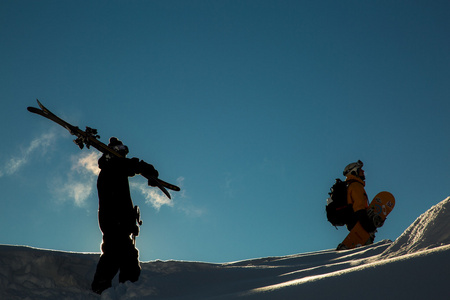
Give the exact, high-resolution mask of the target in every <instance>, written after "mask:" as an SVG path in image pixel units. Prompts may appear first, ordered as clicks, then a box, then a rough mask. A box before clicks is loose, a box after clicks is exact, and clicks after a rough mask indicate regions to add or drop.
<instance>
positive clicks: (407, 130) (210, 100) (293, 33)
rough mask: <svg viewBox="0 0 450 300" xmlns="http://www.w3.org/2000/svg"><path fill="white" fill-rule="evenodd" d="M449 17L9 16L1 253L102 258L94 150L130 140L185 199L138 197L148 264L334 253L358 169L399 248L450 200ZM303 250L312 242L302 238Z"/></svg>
mask: <svg viewBox="0 0 450 300" xmlns="http://www.w3.org/2000/svg"><path fill="white" fill-rule="evenodd" d="M449 15H450V2H449V1H332V0H330V1H278V0H277V1H263V0H255V1H226V0H224V1H137V0H136V1H114V0H113V1H111V0H108V1H105V0H103V1H101V0H98V1H56V0H55V1H47V0H42V1H13V0H3V1H1V2H0V36H1V45H0V70H1V72H0V79H1V81H0V82H1V83H0V98H1V104H2V108H3V109H1V112H0V116H1V117H0V136H1V138H2V143H0V153H1V157H0V190H1V198H0V203H1V209H0V243H2V244H18V245H29V246H34V247H42V248H49V249H58V250H65V251H89V252H91V251H97V252H98V251H99V244H100V241H101V233H100V230H99V229H98V225H97V204H98V199H97V191H96V186H95V184H96V172H97V171H98V170H97V169H96V159H97V158H98V153H97V151H96V150H95V149H91V150H87V149H83V150H80V149H78V147H77V146H76V145H75V144H74V143H72V139H73V136H71V135H70V134H69V133H68V132H67V131H66V130H65V129H63V128H61V127H59V126H58V125H56V124H54V123H52V122H50V121H48V120H46V119H44V118H42V117H40V116H37V115H34V114H31V113H29V112H28V111H27V110H26V108H27V106H37V105H36V101H35V99H36V98H38V99H39V100H40V101H41V102H42V103H43V104H44V105H46V106H47V107H48V108H49V109H50V110H52V111H53V112H54V113H56V114H57V115H59V116H61V117H62V118H64V119H65V120H67V121H68V122H70V123H72V124H73V125H77V126H79V127H81V128H84V127H85V126H90V127H93V128H97V129H98V131H99V134H100V136H101V140H102V141H103V142H107V141H108V139H109V137H111V136H117V137H118V138H119V139H121V140H122V141H123V142H124V143H125V144H126V145H128V147H129V148H130V154H129V156H130V157H133V156H135V157H139V158H141V159H143V160H145V161H147V162H149V163H152V164H153V165H154V166H155V167H156V168H157V169H158V171H159V173H160V177H161V178H162V179H164V180H166V181H169V182H172V183H175V184H178V185H180V186H181V188H182V192H179V193H172V195H173V199H172V201H166V199H164V197H163V196H161V194H160V193H157V190H156V189H154V188H151V187H145V181H144V180H143V178H141V177H139V176H138V177H134V178H130V183H131V184H132V188H131V190H132V191H131V192H132V197H133V201H134V203H135V204H137V205H139V206H140V207H141V212H142V218H143V221H144V224H143V226H142V227H141V235H140V236H139V238H138V241H137V246H138V248H139V249H140V255H141V260H143V261H148V260H154V259H162V260H166V259H177V260H196V261H207V262H227V261H235V260H242V259H247V258H255V257H266V256H278V255H287V254H294V253H302V252H309V251H317V250H323V249H332V248H335V247H336V246H337V244H338V243H340V242H341V241H342V240H343V238H344V237H345V235H346V234H347V231H346V229H344V228H341V229H339V230H336V229H335V228H334V227H332V226H331V225H330V224H329V223H328V222H327V221H326V217H325V200H326V198H327V196H328V194H327V193H328V191H329V188H330V186H331V185H332V184H333V182H334V179H335V178H337V177H340V178H343V177H342V171H343V169H344V167H345V166H346V165H347V164H349V163H351V162H354V161H356V160H358V159H361V160H362V161H363V162H364V163H365V171H366V177H367V180H366V183H367V185H366V191H367V193H368V195H369V198H373V197H374V196H375V194H376V193H377V192H379V191H383V190H388V191H390V192H392V193H393V194H394V196H395V197H396V200H397V204H396V207H395V209H394V211H393V212H392V214H391V215H390V217H389V218H388V220H387V222H386V223H385V226H384V227H383V228H381V229H380V230H379V233H378V234H377V240H380V239H391V240H394V239H395V238H397V237H398V236H399V235H400V234H401V233H402V232H403V231H404V230H405V229H406V228H407V227H408V226H409V225H410V224H411V223H412V222H413V221H414V220H415V219H416V218H417V217H418V216H419V215H420V214H421V213H423V212H425V211H426V210H427V209H428V208H430V207H431V206H432V205H434V204H436V203H438V202H440V201H441V200H443V199H444V198H446V197H447V196H449V195H450V191H449V186H450V175H449V169H450V154H449V150H450V138H449V136H448V128H449V125H450V118H449V113H450V101H449V100H450V99H449V95H450V55H449V53H450V38H449V36H450V18H449ZM293 232H295V235H294V236H296V238H295V239H292V236H293V234H292V233H293Z"/></svg>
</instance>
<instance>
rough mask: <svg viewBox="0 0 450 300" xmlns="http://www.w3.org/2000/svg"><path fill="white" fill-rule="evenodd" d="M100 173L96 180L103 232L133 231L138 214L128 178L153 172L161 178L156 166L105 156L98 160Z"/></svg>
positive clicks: (135, 160)
mask: <svg viewBox="0 0 450 300" xmlns="http://www.w3.org/2000/svg"><path fill="white" fill-rule="evenodd" d="M98 165H99V168H100V174H99V175H98V180H97V190H98V200H99V207H98V220H99V225H100V229H101V231H102V232H103V234H110V233H118V232H121V233H126V234H130V233H131V232H133V230H134V228H135V226H136V214H135V210H134V205H133V201H132V200H131V195H130V186H129V183H128V177H133V176H134V175H136V174H142V173H144V172H145V173H146V174H151V175H153V176H154V177H158V172H157V171H156V170H155V168H154V167H153V166H152V165H150V164H147V163H146V162H144V161H142V160H141V161H140V160H139V159H138V158H131V159H130V158H119V157H110V156H109V155H103V156H102V157H101V158H100V159H99V160H98Z"/></svg>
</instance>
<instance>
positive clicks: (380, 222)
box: [367, 209, 384, 228]
mask: <svg viewBox="0 0 450 300" xmlns="http://www.w3.org/2000/svg"><path fill="white" fill-rule="evenodd" d="M367 216H368V217H369V219H371V220H372V223H373V225H374V226H375V227H377V228H379V227H381V226H383V224H384V220H383V218H382V217H381V216H380V215H377V214H375V212H374V211H373V210H372V209H369V210H367Z"/></svg>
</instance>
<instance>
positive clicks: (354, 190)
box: [343, 160, 382, 244]
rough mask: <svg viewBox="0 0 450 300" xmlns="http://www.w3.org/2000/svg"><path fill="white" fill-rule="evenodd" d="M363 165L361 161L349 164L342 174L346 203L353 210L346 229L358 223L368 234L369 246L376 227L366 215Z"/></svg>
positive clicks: (350, 228) (366, 199)
mask: <svg viewBox="0 0 450 300" xmlns="http://www.w3.org/2000/svg"><path fill="white" fill-rule="evenodd" d="M363 165H364V164H363V163H362V161H360V160H358V161H357V162H355V163H351V164H349V165H348V166H347V167H345V169H344V172H343V173H344V176H345V177H346V180H345V181H346V182H347V183H348V185H347V186H348V188H347V203H348V204H349V205H351V206H352V208H353V214H352V216H351V217H350V219H349V220H348V222H347V224H346V225H347V229H348V230H349V231H351V230H352V228H353V227H354V226H355V225H356V223H357V222H358V221H359V222H360V223H361V225H362V227H363V228H364V230H365V231H367V232H368V233H369V234H370V240H369V243H370V244H371V243H373V241H374V239H375V232H376V228H377V227H375V225H374V223H373V221H372V219H371V218H370V217H369V215H368V214H367V208H368V207H369V199H368V197H367V194H366V191H365V189H364V187H365V185H366V183H365V180H366V176H365V175H364V170H363V169H362V167H363ZM379 225H380V224H379ZM381 225H382V224H381ZM378 227H379V226H378Z"/></svg>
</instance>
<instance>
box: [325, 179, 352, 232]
mask: <svg viewBox="0 0 450 300" xmlns="http://www.w3.org/2000/svg"><path fill="white" fill-rule="evenodd" d="M352 182H353V180H352V181H342V180H340V179H339V178H337V179H336V182H335V183H334V184H333V186H332V187H331V188H330V192H329V193H328V194H329V195H330V198H328V199H327V205H326V207H325V209H326V212H327V219H328V222H330V223H331V224H332V225H333V226H344V225H345V224H346V223H347V222H348V221H349V220H350V219H351V217H352V215H353V208H352V206H351V205H350V204H347V188H348V185H349V184H350V183H352Z"/></svg>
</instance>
